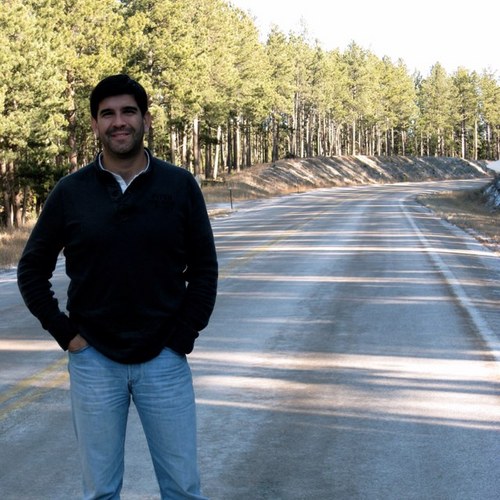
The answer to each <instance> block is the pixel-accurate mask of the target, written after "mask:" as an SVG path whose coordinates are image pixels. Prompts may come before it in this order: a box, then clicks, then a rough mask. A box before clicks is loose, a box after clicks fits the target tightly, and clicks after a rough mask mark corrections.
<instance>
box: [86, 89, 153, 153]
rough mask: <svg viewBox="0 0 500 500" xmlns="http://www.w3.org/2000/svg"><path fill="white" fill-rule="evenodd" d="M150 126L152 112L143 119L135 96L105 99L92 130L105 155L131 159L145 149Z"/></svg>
mask: <svg viewBox="0 0 500 500" xmlns="http://www.w3.org/2000/svg"><path fill="white" fill-rule="evenodd" d="M150 125H151V115H150V114H149V112H146V114H145V115H144V116H142V114H141V111H140V109H139V107H138V106H137V103H136V101H135V99H134V97H133V96H131V95H127V94H123V95H117V96H112V97H107V98H106V99H103V100H102V101H101V102H100V103H99V108H98V110H97V118H96V119H94V118H92V129H93V130H94V133H95V134H96V136H97V137H98V138H99V139H100V140H101V143H102V146H103V150H104V152H105V153H108V154H110V155H113V156H115V157H118V158H130V157H133V156H134V155H135V154H137V153H138V152H139V151H141V150H142V148H143V138H144V133H145V132H147V131H148V130H149V127H150Z"/></svg>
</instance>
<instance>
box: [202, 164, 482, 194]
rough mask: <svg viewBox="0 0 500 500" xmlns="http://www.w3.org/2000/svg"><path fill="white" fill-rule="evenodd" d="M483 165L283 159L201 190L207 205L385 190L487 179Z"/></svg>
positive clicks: (232, 176)
mask: <svg viewBox="0 0 500 500" xmlns="http://www.w3.org/2000/svg"><path fill="white" fill-rule="evenodd" d="M489 176H491V172H489V171H488V169H487V162H485V161H469V160H462V159H460V158H443V157H439V158H437V157H410V156H336V157H315V158H303V159H286V160H279V161H277V162H274V163H267V164H259V165H255V166H253V167H250V168H247V169H245V170H242V171H241V172H238V173H234V174H231V175H230V176H228V177H227V178H226V179H225V182H224V183H223V184H219V186H207V187H205V188H204V192H205V196H206V198H207V201H216V198H217V197H218V196H217V194H219V195H220V194H224V195H225V196H227V191H228V188H230V189H231V191H232V194H233V196H234V197H235V198H238V199H245V198H255V197H266V196H275V195H280V194H285V193H290V192H297V191H306V190H308V189H314V188H321V187H335V186H349V185H359V184H389V183H394V182H417V181H430V180H443V179H472V178H480V177H489Z"/></svg>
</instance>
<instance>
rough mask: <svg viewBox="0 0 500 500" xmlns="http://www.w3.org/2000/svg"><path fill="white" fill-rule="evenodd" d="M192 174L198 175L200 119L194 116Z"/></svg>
mask: <svg viewBox="0 0 500 500" xmlns="http://www.w3.org/2000/svg"><path fill="white" fill-rule="evenodd" d="M193 174H194V176H195V177H198V176H199V175H200V121H199V119H198V117H197V116H196V117H195V118H194V119H193Z"/></svg>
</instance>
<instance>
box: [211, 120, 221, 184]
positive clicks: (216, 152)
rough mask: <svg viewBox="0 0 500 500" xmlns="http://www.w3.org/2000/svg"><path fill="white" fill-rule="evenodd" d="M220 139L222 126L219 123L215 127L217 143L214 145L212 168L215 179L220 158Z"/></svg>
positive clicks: (217, 174)
mask: <svg viewBox="0 0 500 500" xmlns="http://www.w3.org/2000/svg"><path fill="white" fill-rule="evenodd" d="M221 141H222V127H221V126H220V125H219V126H218V127H217V144H216V145H215V159H214V169H213V178H214V180H215V179H217V177H218V176H219V158H220V150H221Z"/></svg>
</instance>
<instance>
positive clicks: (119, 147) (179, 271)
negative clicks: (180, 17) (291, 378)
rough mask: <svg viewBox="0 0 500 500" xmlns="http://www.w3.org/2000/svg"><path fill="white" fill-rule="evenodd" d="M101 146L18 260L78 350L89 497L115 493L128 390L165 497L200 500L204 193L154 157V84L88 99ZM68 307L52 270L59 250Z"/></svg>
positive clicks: (29, 289) (49, 324)
mask: <svg viewBox="0 0 500 500" xmlns="http://www.w3.org/2000/svg"><path fill="white" fill-rule="evenodd" d="M90 109H91V114H92V128H93V130H94V133H95V135H96V137H97V138H98V139H99V140H100V141H101V144H102V152H101V153H100V154H99V155H98V156H97V157H96V159H95V161H94V162H92V163H90V164H89V165H87V166H86V167H84V168H82V169H80V170H79V171H77V172H75V173H74V174H71V175H68V176H66V177H65V178H63V179H61V181H59V183H58V184H57V185H56V186H55V188H54V189H53V191H52V192H51V194H50V196H49V198H48V199H47V201H46V203H45V206H44V208H43V210H42V213H41V215H40V218H39V220H38V222H37V224H36V225H35V227H34V229H33V232H32V234H31V236H30V238H29V240H28V243H27V244H26V248H25V250H24V253H23V255H22V257H21V260H20V262H19V266H18V283H19V288H20V290H21V293H22V296H23V298H24V301H25V302H26V305H27V306H28V308H29V310H30V311H31V312H32V313H33V314H34V315H35V316H36V317H37V318H38V319H39V320H40V322H41V324H42V326H43V327H44V328H45V329H46V330H48V331H49V332H50V333H51V334H52V335H53V337H54V338H55V339H56V340H57V342H58V343H59V345H60V346H61V347H62V348H63V349H64V350H68V351H69V373H70V387H71V402H72V410H73V420H74V425H75V430H76V436H77V441H78V447H79V452H80V456H81V460H82V466H83V485H84V498H85V499H97V498H100V499H103V498H106V499H117V498H119V496H120V490H121V487H122V480H123V470H124V442H125V429H126V423H127V416H128V411H129V405H130V400H131V399H132V400H133V401H134V404H135V406H136V408H137V411H138V414H139V416H140V419H141V422H142V426H143V428H144V432H145V435H146V438H147V441H148V445H149V449H150V453H151V457H152V460H153V464H154V468H155V472H156V477H157V479H158V483H159V486H160V490H161V495H162V498H163V499H167V498H168V499H181V498H192V499H194V498H198V499H200V498H204V497H203V496H202V495H201V493H200V484H199V474H198V466H197V458H196V415H195V401H194V393H193V386H192V377H191V371H190V368H189V365H188V363H187V359H186V354H189V353H190V352H191V351H192V349H193V345H194V341H195V339H196V338H197V337H198V332H199V331H200V330H201V329H203V328H204V327H205V326H206V325H207V323H208V320H209V318H210V315H211V313H212V310H213V307H214V303H215V296H216V288H217V258H216V252H215V245H214V239H213V234H212V229H211V226H210V222H209V219H208V215H207V211H206V207H205V203H204V200H203V196H202V194H201V191H200V189H199V187H198V185H197V183H196V180H195V179H194V177H193V176H192V175H191V174H190V173H189V172H188V171H187V170H184V169H182V168H179V167H176V166H173V165H171V164H169V163H166V162H164V161H161V160H159V159H157V158H155V157H153V156H152V154H151V153H150V151H149V150H147V149H145V148H144V145H143V138H144V134H145V133H146V132H147V131H148V129H149V127H150V125H151V115H150V114H149V111H148V98H147V95H146V92H145V90H144V88H143V87H142V86H141V85H140V84H139V83H137V82H136V81H134V80H132V79H131V78H130V77H128V76H127V75H115V76H111V77H108V78H105V79H104V80H102V81H101V82H100V83H99V84H98V85H97V86H96V87H95V89H94V90H93V92H92V94H91V96H90ZM63 249H64V255H65V257H66V273H67V274H68V276H69V278H70V284H69V288H68V302H67V310H68V311H69V316H68V315H66V314H65V313H63V312H62V311H61V310H60V308H59V306H58V301H57V299H56V298H55V297H54V293H53V291H52V286H51V283H50V279H51V277H52V273H53V270H54V268H55V264H56V261H57V257H58V255H59V253H60V251H61V250H63Z"/></svg>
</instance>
